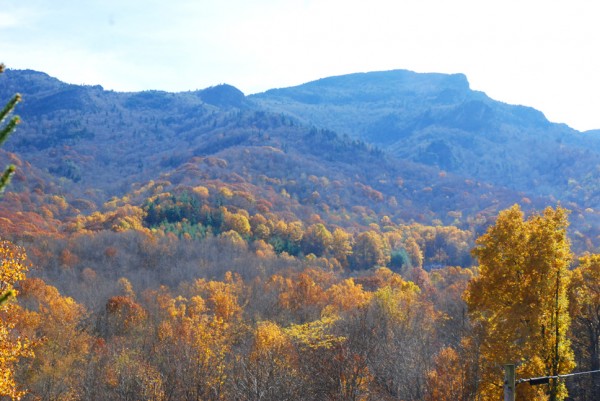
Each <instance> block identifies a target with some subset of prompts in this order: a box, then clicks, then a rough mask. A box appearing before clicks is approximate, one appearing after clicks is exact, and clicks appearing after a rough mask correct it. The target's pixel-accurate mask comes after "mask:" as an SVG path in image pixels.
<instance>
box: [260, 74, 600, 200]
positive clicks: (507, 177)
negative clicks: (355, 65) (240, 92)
mask: <svg viewBox="0 0 600 401" xmlns="http://www.w3.org/2000/svg"><path fill="white" fill-rule="evenodd" d="M250 99H252V101H254V102H255V103H256V104H258V105H259V106H260V107H264V108H267V109H269V110H272V111H275V112H281V113H286V114H290V115H292V116H294V117H296V118H298V119H299V120H300V121H302V122H303V123H307V124H313V125H315V126H319V127H326V128H329V129H333V130H336V131H337V132H338V133H345V134H348V135H350V136H351V137H353V138H358V139H361V140H364V141H366V142H369V143H373V144H375V145H377V146H380V147H382V148H383V149H385V150H386V151H388V152H390V153H391V154H393V155H395V156H397V157H399V158H402V159H408V160H412V161H415V162H418V163H423V164H427V165H431V166H437V167H439V168H441V169H443V170H445V171H448V172H453V173H456V174H459V175H461V176H464V177H469V178H474V179H477V180H480V181H484V182H488V183H490V184H492V185H497V186H505V187H508V188H512V189H515V190H519V191H528V192H530V193H534V194H536V195H551V196H554V197H555V198H557V199H560V200H563V201H575V202H578V203H579V202H582V201H583V204H584V205H585V206H586V207H594V208H596V207H598V206H600V192H599V191H598V187H597V186H596V185H594V184H593V182H594V181H597V179H598V178H600V175H599V172H598V170H597V169H596V168H595V166H596V165H598V162H599V161H600V135H598V134H597V133H594V132H588V133H585V134H584V133H580V132H578V131H575V130H573V129H571V128H569V127H567V126H566V125H563V124H553V123H550V122H549V121H548V120H547V119H546V118H545V117H544V115H543V114H542V113H541V112H539V111H537V110H535V109H532V108H529V107H524V106H512V105H508V104H504V103H501V102H497V101H494V100H493V99H490V98H489V97H487V96H486V95H485V94H484V93H482V92H476V91H472V90H471V89H470V88H469V84H468V82H467V79H466V77H465V76H464V75H462V74H455V75H445V74H418V73H414V72H410V71H403V70H397V71H387V72H373V73H364V74H351V75H346V76H340V77H331V78H325V79H321V80H318V81H314V82H310V83H307V84H304V85H300V86H297V87H292V88H285V89H273V90H270V91H267V92H265V93H262V94H257V95H253V96H251V97H250Z"/></svg>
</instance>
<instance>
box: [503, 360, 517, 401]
mask: <svg viewBox="0 0 600 401" xmlns="http://www.w3.org/2000/svg"><path fill="white" fill-rule="evenodd" d="M504 401H515V365H513V364H507V365H504Z"/></svg>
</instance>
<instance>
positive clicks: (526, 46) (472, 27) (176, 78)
mask: <svg viewBox="0 0 600 401" xmlns="http://www.w3.org/2000/svg"><path fill="white" fill-rule="evenodd" d="M595 3H596V2H595V1H594V0H569V1H564V0H545V1H539V0H501V1H497V0H453V1H448V0H369V1H366V0H360V1H356V0H314V1H313V0H195V1H192V0H168V1H165V0H161V1H158V0H101V1H100V0H53V1H51V2H49V1H48V0H0V61H1V62H3V63H4V64H5V65H6V66H7V67H8V68H15V69H34V70H38V71H43V72H46V73H48V74H49V75H51V76H54V77H56V78H58V79H60V80H62V81H64V82H68V83H74V84H86V85H97V84H99V85H102V86H103V87H104V88H105V89H112V90H116V91H139V90H149V89H157V90H166V91H171V92H177V91H186V90H196V89H203V88H206V87H209V86H213V85H218V84H221V83H227V84H230V85H234V86H236V87H237V88H239V89H240V90H242V91H243V92H244V93H245V94H252V93H257V92H262V91H265V90H268V89H271V88H280V87H288V86H294V85H298V84H301V83H305V82H309V81H313V80H316V79H319V78H324V77H327V76H333V75H342V74H349V73H354V72H368V71H384V70H393V69H408V70H412V71H416V72H441V73H464V74H465V75H466V76H467V78H468V80H469V82H470V84H471V88H472V89H475V90H480V91H483V92H485V93H487V94H488V95H489V96H490V97H492V98H493V99H496V100H500V101H503V102H506V103H510V104H521V105H526V106H531V107H535V108H536V109H538V110H540V111H542V112H543V113H544V114H545V115H546V117H547V118H548V119H549V120H550V121H553V122H559V123H566V124H568V125H569V126H571V127H573V128H575V129H578V130H581V131H584V130H589V129H600V51H598V49H600V29H599V28H598V12H597V5H596V4H595ZM0 84H1V80H0Z"/></svg>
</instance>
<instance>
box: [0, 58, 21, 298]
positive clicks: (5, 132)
mask: <svg viewBox="0 0 600 401" xmlns="http://www.w3.org/2000/svg"><path fill="white" fill-rule="evenodd" d="M3 72H4V64H0V74H2V73H3ZM20 101H21V95H19V94H18V93H17V94H16V95H15V96H13V98H12V99H11V100H10V101H9V102H8V103H7V104H6V106H4V108H3V109H2V111H0V146H1V145H2V144H3V143H4V142H5V141H6V139H7V138H8V136H9V135H10V133H11V132H13V131H14V129H15V127H16V126H17V124H19V122H20V119H19V117H18V116H13V117H12V118H10V120H9V121H8V123H6V125H4V120H6V119H7V118H8V117H9V115H10V114H11V113H12V111H13V110H14V109H15V106H16V105H17V103H19V102H20ZM3 125H4V126H3ZM14 173H15V166H14V165H13V164H11V165H9V166H8V167H7V168H6V170H4V173H3V174H2V176H1V177H0V193H2V192H3V191H4V188H6V186H7V185H8V182H9V181H10V177H11V176H12V175H13V174H14ZM13 296H14V291H12V290H10V291H6V292H4V293H1V294H0V306H1V305H2V304H4V303H6V302H8V300H9V299H10V298H11V297H13Z"/></svg>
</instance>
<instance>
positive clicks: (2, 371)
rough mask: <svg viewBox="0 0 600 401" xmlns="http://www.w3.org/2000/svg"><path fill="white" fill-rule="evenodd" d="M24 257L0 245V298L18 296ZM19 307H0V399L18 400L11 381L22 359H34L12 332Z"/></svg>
mask: <svg viewBox="0 0 600 401" xmlns="http://www.w3.org/2000/svg"><path fill="white" fill-rule="evenodd" d="M26 263H27V255H26V254H25V251H24V250H23V248H21V247H18V246H16V245H14V244H12V243H11V242H8V241H1V242H0V294H5V295H6V294H8V295H9V296H10V297H11V298H14V296H16V295H17V291H16V290H15V288H14V285H15V283H16V282H18V281H21V280H24V279H25V272H26V271H27V264H26ZM17 309H18V306H17V305H16V304H15V303H14V302H10V301H6V299H5V300H4V302H3V303H2V305H0V396H8V397H10V398H11V399H17V400H18V399H20V398H21V396H23V394H24V392H23V391H22V390H20V389H19V388H18V387H17V385H16V383H15V378H14V372H15V365H16V363H17V361H19V359H21V358H22V357H27V356H33V353H32V351H31V348H30V343H29V341H27V340H26V339H22V338H20V337H19V336H18V335H17V333H16V332H15V330H14V328H15V320H16V319H15V316H16V313H15V312H16V310H17Z"/></svg>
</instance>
